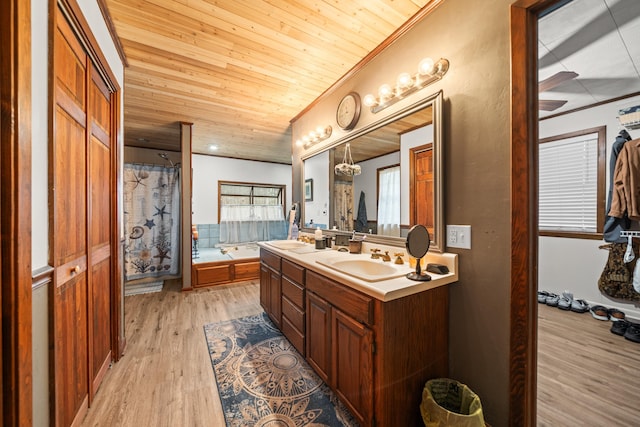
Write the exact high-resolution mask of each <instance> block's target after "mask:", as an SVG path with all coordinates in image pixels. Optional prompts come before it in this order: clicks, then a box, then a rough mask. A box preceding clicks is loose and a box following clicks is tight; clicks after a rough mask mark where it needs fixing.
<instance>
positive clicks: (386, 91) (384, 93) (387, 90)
mask: <svg viewBox="0 0 640 427" xmlns="http://www.w3.org/2000/svg"><path fill="white" fill-rule="evenodd" d="M391 93H392V91H391V86H389V85H388V84H386V83H385V84H383V85H382V86H380V88H379V89H378V95H379V96H380V98H381V99H382V98H389V97H390V96H391Z"/></svg>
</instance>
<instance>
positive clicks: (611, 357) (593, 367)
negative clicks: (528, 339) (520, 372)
mask: <svg viewBox="0 0 640 427" xmlns="http://www.w3.org/2000/svg"><path fill="white" fill-rule="evenodd" d="M538 307H539V313H538V321H539V324H538V425H539V426H553V427H556V426H637V425H640V344H638V343H634V342H632V341H629V340H626V339H625V338H623V337H621V336H618V335H614V334H612V333H611V332H610V328H611V322H610V321H608V322H604V321H600V320H596V319H594V318H593V317H592V316H591V314H589V313H584V314H577V313H573V312H566V311H562V310H560V309H558V308H555V307H549V306H546V305H544V304H538Z"/></svg>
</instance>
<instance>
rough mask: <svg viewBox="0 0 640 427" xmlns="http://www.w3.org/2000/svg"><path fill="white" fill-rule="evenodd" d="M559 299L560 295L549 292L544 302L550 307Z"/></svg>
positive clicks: (556, 304) (554, 305)
mask: <svg viewBox="0 0 640 427" xmlns="http://www.w3.org/2000/svg"><path fill="white" fill-rule="evenodd" d="M559 300H560V296H559V295H558V294H554V293H551V292H550V293H549V295H548V296H547V298H546V300H545V304H547V305H548V306H551V307H557V306H558V301H559Z"/></svg>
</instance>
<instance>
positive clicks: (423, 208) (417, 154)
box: [411, 144, 435, 236]
mask: <svg viewBox="0 0 640 427" xmlns="http://www.w3.org/2000/svg"><path fill="white" fill-rule="evenodd" d="M411 154H412V156H411V158H412V161H413V163H414V164H413V168H412V169H413V171H414V176H413V177H412V182H413V183H414V188H415V190H414V191H415V192H412V194H414V195H415V197H412V199H415V205H414V209H415V211H414V212H412V213H413V215H412V218H411V224H422V225H424V226H425V227H427V230H429V233H430V234H431V235H432V236H433V233H434V232H435V230H434V225H435V220H434V218H435V206H434V205H433V200H435V199H434V197H433V196H434V175H433V172H434V171H433V146H432V145H431V144H429V145H427V146H425V147H419V148H415V149H412V153H411Z"/></svg>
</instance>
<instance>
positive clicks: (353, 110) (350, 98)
mask: <svg viewBox="0 0 640 427" xmlns="http://www.w3.org/2000/svg"><path fill="white" fill-rule="evenodd" d="M358 119H360V95H358V94H357V93H356V92H350V93H348V94H347V95H346V96H345V97H344V98H342V100H341V101H340V104H338V110H337V111H336V122H338V126H340V127H341V128H342V129H344V130H351V129H353V128H354V127H355V126H356V123H358Z"/></svg>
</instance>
